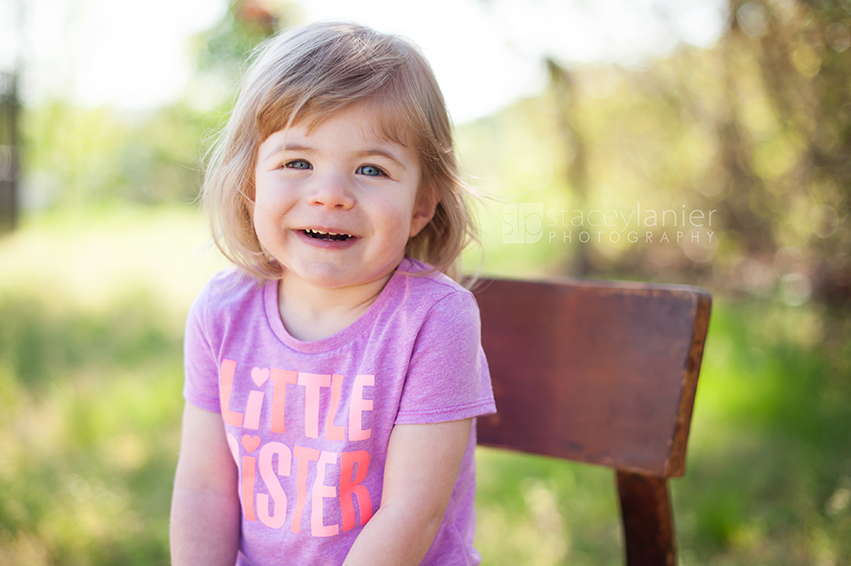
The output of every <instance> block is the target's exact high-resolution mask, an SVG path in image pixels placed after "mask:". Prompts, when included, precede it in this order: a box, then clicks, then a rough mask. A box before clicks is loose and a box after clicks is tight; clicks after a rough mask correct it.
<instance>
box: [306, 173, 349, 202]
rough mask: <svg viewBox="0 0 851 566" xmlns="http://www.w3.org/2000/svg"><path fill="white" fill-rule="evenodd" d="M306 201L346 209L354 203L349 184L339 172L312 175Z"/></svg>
mask: <svg viewBox="0 0 851 566" xmlns="http://www.w3.org/2000/svg"><path fill="white" fill-rule="evenodd" d="M313 180H314V183H313V187H312V190H311V192H310V194H309V196H308V202H309V203H310V204H315V205H318V206H324V207H326V208H332V209H342V210H348V209H350V208H351V207H352V206H354V204H355V199H354V195H353V193H352V187H351V185H350V184H349V183H348V182H347V181H346V179H345V178H343V176H342V175H339V174H328V175H321V176H320V175H317V176H315V177H314V179H313Z"/></svg>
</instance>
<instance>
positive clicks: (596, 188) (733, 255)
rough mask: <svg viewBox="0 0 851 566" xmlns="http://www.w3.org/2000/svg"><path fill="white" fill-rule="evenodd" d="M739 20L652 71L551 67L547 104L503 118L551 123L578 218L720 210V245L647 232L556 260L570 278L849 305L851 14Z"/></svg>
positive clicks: (746, 15) (850, 6) (759, 5)
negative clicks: (698, 285)
mask: <svg viewBox="0 0 851 566" xmlns="http://www.w3.org/2000/svg"><path fill="white" fill-rule="evenodd" d="M729 14H730V16H729V19H728V23H727V27H726V31H725V32H724V33H723V35H722V37H721V38H720V40H719V41H718V42H717V44H716V45H715V46H714V47H712V48H708V49H699V48H695V47H689V46H686V45H681V46H680V47H678V48H677V49H676V50H675V51H674V52H673V53H672V54H671V55H670V56H668V57H667V58H665V59H661V60H657V61H654V62H652V64H650V65H649V66H648V68H647V69H642V70H630V69H623V68H620V67H618V66H616V65H612V64H609V65H600V66H596V67H591V66H587V65H586V66H572V67H569V66H568V65H565V64H563V63H561V62H560V61H559V60H558V59H557V58H556V57H553V56H547V57H546V59H545V62H546V65H547V67H548V69H549V71H550V86H549V88H548V91H547V92H546V93H544V94H543V95H541V96H540V97H537V99H536V100H537V104H534V105H526V106H523V107H522V108H523V109H521V106H520V105H517V106H515V107H514V108H512V109H509V110H507V111H506V112H505V113H504V114H509V113H516V112H525V113H527V115H529V114H532V113H538V114H547V113H554V114H555V119H554V120H553V121H552V124H551V125H550V126H548V127H549V128H550V129H551V130H553V131H555V132H557V138H558V139H559V140H560V141H559V144H560V150H559V151H561V152H562V157H561V158H558V161H559V162H558V164H557V165H558V167H557V169H558V170H559V171H560V175H562V176H563V177H562V182H561V183H560V185H561V187H562V190H565V191H567V192H568V194H569V195H570V197H569V198H570V202H571V204H572V205H573V206H574V208H584V209H585V210H586V211H587V210H589V209H593V208H598V209H599V208H600V207H602V208H603V209H611V208H619V207H620V208H623V207H629V206H634V205H635V203H636V202H639V201H640V202H641V203H643V204H646V205H647V207H648V208H649V207H650V206H656V207H657V210H658V209H662V208H665V209H675V210H686V211H691V210H702V211H704V212H706V211H709V210H717V213H716V214H715V215H714V216H713V224H712V228H713V229H714V231H715V236H714V239H713V240H712V242H709V243H707V242H706V241H701V242H699V243H697V244H695V243H692V242H690V241H688V238H686V239H685V240H684V241H682V242H680V241H677V242H676V245H669V246H668V245H666V246H663V245H657V242H658V236H659V229H658V228H659V227H648V228H647V231H648V232H647V233H648V234H650V238H647V239H646V240H645V237H644V231H641V232H640V235H639V239H638V241H637V242H632V245H623V242H620V243H619V244H618V245H613V244H612V242H606V241H605V239H603V240H602V241H599V240H597V239H594V238H592V239H591V241H590V242H587V244H584V245H580V246H577V245H576V242H575V241H574V242H573V245H571V246H562V249H560V250H558V251H554V252H552V253H551V255H552V256H553V257H554V259H555V262H556V263H560V264H561V265H563V266H564V267H563V269H564V270H565V271H566V272H567V273H569V274H571V275H579V276H584V275H597V276H607V277H611V276H616V277H617V276H623V277H640V278H644V279H654V278H655V279H666V280H674V281H683V282H704V283H706V282H710V281H711V283H712V285H713V286H714V287H716V288H718V289H727V290H730V291H733V292H745V293H747V294H752V295H756V296H768V295H771V294H774V293H776V294H778V295H779V296H780V297H781V298H783V299H784V300H786V302H788V303H790V304H800V303H802V302H804V301H806V300H808V299H809V298H810V297H814V298H818V299H819V300H822V301H825V302H828V303H830V304H838V303H842V304H846V305H849V306H851V219H849V217H848V215H849V208H850V207H851V87H849V84H851V57H849V53H851V51H849V49H851V32H849V30H851V2H849V1H848V0H836V1H833V0H819V1H811V2H798V1H796V0H755V1H750V2H745V1H743V0H730V3H729ZM488 121H490V122H492V123H495V122H499V121H500V118H494V119H490V120H488V119H486V120H484V121H482V122H483V123H484V122H488ZM506 123H507V122H506ZM513 123H514V124H517V123H520V122H518V121H517V120H515V121H514V122H513ZM528 123H530V124H535V123H537V120H534V119H530V120H528ZM477 127H479V126H471V127H470V128H468V129H470V130H474V129H475V128H477ZM512 127H517V126H516V125H514V126H512ZM511 135H512V136H514V137H517V136H516V135H515V134H513V133H512V134H511ZM518 139H519V137H518ZM514 150H515V151H516V150H517V148H514ZM520 151H522V149H521V150H520ZM499 159H506V156H502V157H501V158H499V157H495V158H494V162H496V161H498V160H499ZM508 191H511V188H507V189H506V190H504V191H503V192H502V194H503V195H505V194H506V192H508ZM509 194H511V193H510V192H509ZM514 194H516V188H515V190H514ZM585 220H586V221H587V218H586V219H585ZM681 225H682V223H681ZM584 226H585V224H582V225H579V224H577V225H572V226H569V227H568V228H571V229H572V228H576V227H578V228H580V229H581V228H582V227H584ZM575 235H576V234H575V233H574V239H575ZM653 238H656V239H653ZM650 239H653V242H654V243H653V245H644V244H645V243H646V242H647V241H650ZM626 249H628V250H629V253H624V251H625V250H626ZM559 258H561V259H559Z"/></svg>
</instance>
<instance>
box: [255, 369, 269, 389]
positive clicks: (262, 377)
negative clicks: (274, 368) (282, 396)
mask: <svg viewBox="0 0 851 566" xmlns="http://www.w3.org/2000/svg"><path fill="white" fill-rule="evenodd" d="M270 373H271V372H270V371H269V368H262V369H261V368H254V369H252V370H251V379H253V380H254V383H256V384H257V387H261V386H262V385H263V384H264V383H266V380H267V379H269V374H270Z"/></svg>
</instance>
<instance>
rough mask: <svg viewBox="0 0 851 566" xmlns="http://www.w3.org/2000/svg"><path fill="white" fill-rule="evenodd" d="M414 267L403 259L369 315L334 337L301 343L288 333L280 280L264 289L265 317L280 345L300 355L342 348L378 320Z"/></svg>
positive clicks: (368, 311) (359, 318)
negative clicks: (283, 318) (281, 343)
mask: <svg viewBox="0 0 851 566" xmlns="http://www.w3.org/2000/svg"><path fill="white" fill-rule="evenodd" d="M414 267H415V264H414V263H413V262H412V261H411V260H409V259H408V258H404V259H403V260H402V262H401V263H400V264H399V266H398V267H397V268H396V271H394V272H393V275H392V276H391V277H390V280H389V281H387V284H386V285H385V286H384V288H383V289H382V290H381V292H380V293H379V294H378V297H377V298H376V299H375V301H373V302H372V304H371V305H369V307H368V308H367V309H366V312H364V313H363V314H362V315H361V316H360V317H358V319H357V320H355V321H354V322H353V323H352V324H350V325H349V326H347V327H346V328H344V329H342V330H340V331H339V332H337V333H336V334H332V335H331V336H328V337H326V338H320V339H319V340H299V339H298V338H296V337H294V336H293V335H292V334H290V333H289V331H288V330H287V329H286V327H285V326H284V321H283V320H281V314H280V312H279V311H278V285H279V284H280V279H275V280H272V281H269V282H267V283H266V286H265V287H264V288H263V303H264V310H265V311H266V318H267V320H268V322H269V326H270V327H271V328H272V332H274V334H275V336H277V337H278V339H279V340H280V341H281V342H283V343H284V344H285V345H286V346H288V347H290V348H292V349H293V350H296V351H297V352H303V353H305V354H316V353H320V352H329V351H331V350H335V349H337V348H339V347H340V346H343V345H345V344H347V343H349V342H351V341H352V340H353V339H354V338H355V337H356V336H357V335H359V334H360V333H361V332H362V331H363V330H365V329H366V328H368V327H370V326H372V324H373V323H374V322H375V319H376V318H377V317H378V314H379V313H380V312H381V311H382V310H383V309H384V307H385V306H387V304H388V303H389V302H390V300H391V298H392V297H393V296H394V295H395V294H396V289H397V288H398V287H399V286H401V285H402V284H403V283H404V278H405V277H406V273H405V272H406V271H410V270H411V268H414Z"/></svg>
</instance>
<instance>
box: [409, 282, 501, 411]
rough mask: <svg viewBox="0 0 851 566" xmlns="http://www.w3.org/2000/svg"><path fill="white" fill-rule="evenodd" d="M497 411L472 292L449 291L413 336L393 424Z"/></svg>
mask: <svg viewBox="0 0 851 566" xmlns="http://www.w3.org/2000/svg"><path fill="white" fill-rule="evenodd" d="M494 412H496V406H495V404H494V399H493V390H492V388H491V382H490V373H489V372H488V366H487V361H486V359H485V355H484V351H483V350H482V345H481V320H480V318H479V308H478V305H476V301H475V299H474V298H473V296H472V294H470V293H468V292H464V291H456V292H453V293H450V294H449V295H447V296H446V297H444V298H443V299H441V300H440V301H438V302H437V303H435V305H434V306H432V308H431V309H430V310H429V312H428V314H427V315H426V317H425V319H424V322H423V324H422V326H421V327H420V331H419V333H418V334H417V338H416V342H415V343H414V347H413V351H412V354H411V361H410V364H409V367H408V374H407V376H406V378H405V385H404V388H403V390H402V397H401V400H400V403H399V411H398V413H397V416H396V424H426V423H437V422H446V421H453V420H460V419H466V418H470V417H476V416H481V415H486V414H490V413H494Z"/></svg>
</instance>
